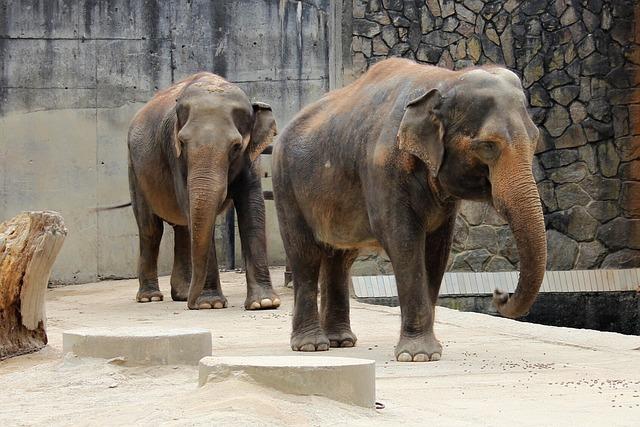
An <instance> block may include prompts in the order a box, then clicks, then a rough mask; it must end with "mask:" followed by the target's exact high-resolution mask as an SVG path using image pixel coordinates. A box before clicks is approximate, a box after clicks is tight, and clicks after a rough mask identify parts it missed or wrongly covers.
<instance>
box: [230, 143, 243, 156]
mask: <svg viewBox="0 0 640 427" xmlns="http://www.w3.org/2000/svg"><path fill="white" fill-rule="evenodd" d="M240 150H242V144H241V143H239V142H237V143H235V144H233V145H232V146H231V154H232V155H234V156H235V155H237V154H238V153H239V152H240Z"/></svg>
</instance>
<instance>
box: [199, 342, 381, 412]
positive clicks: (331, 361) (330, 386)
mask: <svg viewBox="0 0 640 427" xmlns="http://www.w3.org/2000/svg"><path fill="white" fill-rule="evenodd" d="M323 353H324V352H323ZM323 353H319V355H318V356H308V355H307V356H247V357H205V358H203V359H202V360H201V361H200V364H199V375H198V378H199V381H198V383H199V384H200V385H201V386H203V385H205V384H206V383H207V382H210V381H213V382H218V381H222V380H225V379H228V378H229V377H231V376H234V375H246V376H247V377H249V378H250V379H251V380H252V381H255V382H257V383H260V384H263V385H265V386H267V387H271V388H274V389H276V390H279V391H282V392H284V393H290V394H299V395H305V396H314V395H315V396H325V397H328V398H330V399H334V400H338V401H340V402H345V403H352V404H354V405H359V406H364V407H365V408H373V407H374V405H375V399H376V362H375V361H374V360H368V359H356V358H354V357H326V356H322V354H323Z"/></svg>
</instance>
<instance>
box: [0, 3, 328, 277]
mask: <svg viewBox="0 0 640 427" xmlns="http://www.w3.org/2000/svg"><path fill="white" fill-rule="evenodd" d="M332 7H333V6H332V5H331V4H330V1H329V0H304V1H300V2H298V1H291V0H236V1H225V2H222V1H208V0H191V1H177V0H176V1H160V0H144V1H143V0H140V1H128V0H84V1H83V0H39V1H38V0H32V1H27V0H15V1H14V0H5V1H2V2H0V68H1V72H0V218H9V217H12V216H13V215H15V214H16V213H18V212H19V211H22V210H39V209H52V210H56V211H59V212H61V213H62V215H63V217H64V219H65V222H66V224H67V226H68V228H69V236H68V239H67V241H66V242H65V246H64V248H63V249H62V252H61V253H60V256H59V258H58V261H57V262H56V265H55V269H54V272H53V274H52V279H53V280H56V281H61V282H86V281H92V280H95V279H98V278H104V277H123V276H134V275H135V272H136V257H137V252H138V249H137V245H138V243H137V230H136V227H135V222H134V219H133V214H132V213H131V210H130V209H122V210H119V211H109V212H100V213H92V212H91V208H94V207H96V206H108V205H113V204H119V203H123V202H127V201H128V200H129V193H128V184H127V162H126V132H127V127H128V123H129V120H130V119H131V117H132V116H133V114H134V113H135V112H136V111H137V110H138V109H139V108H140V107H141V106H142V105H143V103H144V102H146V101H147V100H148V99H149V98H151V96H152V95H153V93H154V92H155V91H156V90H157V89H158V88H163V87H166V86H168V85H170V84H171V83H173V82H176V81H178V80H180V79H182V78H183V77H185V76H187V75H189V74H191V73H194V72H196V71H201V70H208V71H213V72H216V73H219V74H221V75H223V76H225V77H226V78H228V79H229V80H231V81H234V82H237V83H238V84H239V85H240V86H241V87H242V88H243V89H244V90H245V91H247V93H248V95H249V97H250V98H251V99H254V100H260V101H264V102H267V103H270V104H271V105H272V107H273V110H274V113H275V115H276V118H277V121H278V124H279V125H280V126H281V127H283V126H284V125H285V124H286V122H287V120H288V119H289V118H290V117H291V116H292V115H293V114H294V113H295V112H297V111H298V110H299V109H300V108H301V107H302V106H304V105H305V104H307V103H309V102H311V101H313V100H315V99H317V98H318V97H320V96H321V95H322V94H323V93H324V92H325V91H326V90H328V89H329V74H330V71H331V70H330V61H329V52H330V49H329V43H330V42H331V40H332V38H331V33H330V25H332V24H331V23H330V22H329V21H330V17H331V16H333V15H331V13H330V12H331V11H332ZM335 63H336V60H335V58H333V62H332V65H333V66H334V68H335ZM333 73H334V74H335V69H334V70H333ZM265 160H268V158H266V159H265ZM265 163H267V162H265ZM267 169H268V168H267ZM264 184H265V189H270V181H269V179H265V182H264ZM272 203H273V202H267V210H268V211H267V223H268V228H269V232H268V235H269V237H270V239H269V250H270V257H271V260H272V262H273V263H282V262H283V259H284V254H283V250H282V244H281V243H280V237H279V233H278V231H277V221H276V217H275V212H274V209H273V206H272ZM171 234H172V230H171V229H170V228H169V227H168V228H167V233H166V235H165V239H164V242H163V245H162V248H161V262H160V270H161V271H162V272H164V273H166V272H168V271H169V270H170V262H171V259H172V244H171V243H172V236H171ZM238 246H239V245H238Z"/></svg>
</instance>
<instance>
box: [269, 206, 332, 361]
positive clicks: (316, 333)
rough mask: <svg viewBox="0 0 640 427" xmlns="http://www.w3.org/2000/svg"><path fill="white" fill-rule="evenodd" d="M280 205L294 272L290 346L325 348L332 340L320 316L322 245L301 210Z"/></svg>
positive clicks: (282, 232) (289, 256) (293, 347)
mask: <svg viewBox="0 0 640 427" xmlns="http://www.w3.org/2000/svg"><path fill="white" fill-rule="evenodd" d="M276 203H277V202H276ZM276 206H277V207H278V219H279V221H280V232H281V234H282V241H283V243H284V248H285V251H286V253H287V258H288V260H289V262H290V264H291V271H292V274H293V290H294V303H293V325H292V332H291V349H292V350H294V351H323V350H328V349H329V339H328V338H327V336H326V334H325V332H324V331H323V330H322V328H321V326H320V318H319V315H318V277H319V274H320V265H321V263H322V257H323V248H322V247H321V246H320V245H319V244H318V243H317V241H316V240H315V238H314V236H313V232H312V231H311V229H310V228H309V226H308V225H307V223H306V221H305V220H304V217H303V216H302V213H301V212H300V211H299V210H298V209H297V208H296V207H295V205H294V206H287V207H286V208H285V207H284V206H282V205H281V204H277V205H276Z"/></svg>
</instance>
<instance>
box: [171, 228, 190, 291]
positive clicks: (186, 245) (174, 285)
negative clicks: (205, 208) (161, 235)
mask: <svg viewBox="0 0 640 427" xmlns="http://www.w3.org/2000/svg"><path fill="white" fill-rule="evenodd" d="M173 231H174V236H175V237H174V247H173V268H172V270H171V299H173V300H174V301H186V300H187V296H188V295H189V282H190V281H191V242H190V241H191V238H190V236H189V227H186V226H182V225H176V226H174V227H173Z"/></svg>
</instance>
